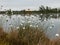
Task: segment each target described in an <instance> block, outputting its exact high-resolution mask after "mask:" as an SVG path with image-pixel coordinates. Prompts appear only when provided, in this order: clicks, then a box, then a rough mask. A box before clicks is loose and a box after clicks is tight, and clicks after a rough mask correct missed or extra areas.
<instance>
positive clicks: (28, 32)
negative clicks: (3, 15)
mask: <svg viewBox="0 0 60 45" xmlns="http://www.w3.org/2000/svg"><path fill="white" fill-rule="evenodd" d="M59 44H60V40H53V41H50V40H49V39H48V38H47V37H46V36H45V34H44V32H43V31H42V29H40V28H37V27H36V28H34V27H29V26H28V25H27V26H25V29H23V28H22V27H20V28H19V29H18V30H14V31H12V32H10V33H6V32H4V31H3V28H0V45H59Z"/></svg>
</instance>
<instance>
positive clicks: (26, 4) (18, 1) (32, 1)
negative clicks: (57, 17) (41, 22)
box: [0, 0, 60, 10]
mask: <svg viewBox="0 0 60 45" xmlns="http://www.w3.org/2000/svg"><path fill="white" fill-rule="evenodd" d="M1 5H3V9H13V10H21V9H28V8H30V9H31V10H32V9H33V10H35V9H38V8H39V6H41V5H45V6H49V7H60V0H0V6H1Z"/></svg>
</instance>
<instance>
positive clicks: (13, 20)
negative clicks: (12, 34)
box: [0, 15, 60, 39]
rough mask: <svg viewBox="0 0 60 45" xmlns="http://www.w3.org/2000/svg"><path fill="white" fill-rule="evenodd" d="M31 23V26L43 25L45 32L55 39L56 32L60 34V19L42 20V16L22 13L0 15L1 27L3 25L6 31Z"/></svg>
mask: <svg viewBox="0 0 60 45" xmlns="http://www.w3.org/2000/svg"><path fill="white" fill-rule="evenodd" d="M26 24H29V25H30V27H38V28H39V27H42V28H43V29H44V32H45V34H46V35H47V36H48V37H49V38H51V39H53V38H55V37H56V36H55V34H60V31H59V29H60V19H54V18H49V19H46V18H44V21H41V17H40V16H38V15H37V16H34V15H30V16H22V15H11V17H10V16H7V15H0V27H3V29H4V31H6V32H9V31H10V30H11V27H12V28H13V29H18V28H19V26H23V29H25V28H24V26H25V25H26Z"/></svg>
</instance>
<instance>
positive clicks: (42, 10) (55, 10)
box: [0, 5, 60, 14]
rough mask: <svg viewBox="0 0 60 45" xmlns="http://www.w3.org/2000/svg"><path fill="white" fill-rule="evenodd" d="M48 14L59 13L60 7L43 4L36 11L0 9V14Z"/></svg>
mask: <svg viewBox="0 0 60 45" xmlns="http://www.w3.org/2000/svg"><path fill="white" fill-rule="evenodd" d="M41 13H43V14H48V13H60V9H58V8H51V7H48V6H46V7H44V6H43V5H41V6H40V7H39V10H38V11H36V10H34V11H31V10H28V11H26V10H21V11H11V9H9V10H6V11H0V14H41Z"/></svg>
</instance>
